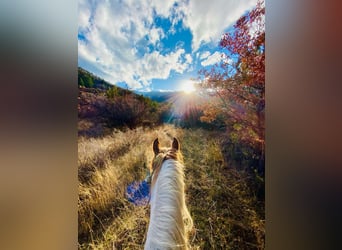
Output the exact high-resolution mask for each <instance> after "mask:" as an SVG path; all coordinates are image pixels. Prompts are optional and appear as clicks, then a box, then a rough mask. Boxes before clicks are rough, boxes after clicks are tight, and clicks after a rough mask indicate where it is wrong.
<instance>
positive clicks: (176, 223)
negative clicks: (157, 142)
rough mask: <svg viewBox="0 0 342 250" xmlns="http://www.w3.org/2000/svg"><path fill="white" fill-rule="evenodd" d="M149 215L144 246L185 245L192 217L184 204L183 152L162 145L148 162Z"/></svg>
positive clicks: (185, 247)
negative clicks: (150, 163)
mask: <svg viewBox="0 0 342 250" xmlns="http://www.w3.org/2000/svg"><path fill="white" fill-rule="evenodd" d="M152 171H153V175H152V185H151V202H150V204H151V217H150V224H149V229H148V235H147V241H146V244H145V249H187V248H188V241H187V234H188V232H189V231H190V229H191V228H192V225H193V223H192V219H191V216H190V213H189V211H188V209H187V207H186V204H185V193H184V165H183V156H182V154H181V152H180V151H179V150H175V149H174V148H171V149H166V148H162V149H160V150H159V152H158V154H157V155H155V157H154V159H153V162H152Z"/></svg>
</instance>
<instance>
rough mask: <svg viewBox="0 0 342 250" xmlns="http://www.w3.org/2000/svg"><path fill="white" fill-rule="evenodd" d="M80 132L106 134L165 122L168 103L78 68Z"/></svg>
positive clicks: (94, 135) (94, 134)
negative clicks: (154, 99) (157, 100)
mask: <svg viewBox="0 0 342 250" xmlns="http://www.w3.org/2000/svg"><path fill="white" fill-rule="evenodd" d="M78 86H79V88H78V89H79V93H78V134H79V135H84V136H90V137H96V136H103V135H105V134H107V133H109V132H110V131H111V129H113V128H122V129H125V128H131V129H132V128H135V127H137V126H154V125H158V124H161V123H162V122H163V120H164V119H165V116H167V114H168V112H169V110H168V109H169V106H168V105H167V104H162V103H157V102H155V101H153V100H151V99H150V98H148V97H144V96H143V95H140V94H136V93H134V92H132V91H130V90H126V89H123V88H120V87H117V86H114V85H111V84H109V83H108V82H106V81H104V80H103V79H101V78H99V77H97V76H95V75H93V74H92V73H90V72H88V71H86V70H84V69H82V68H79V69H78Z"/></svg>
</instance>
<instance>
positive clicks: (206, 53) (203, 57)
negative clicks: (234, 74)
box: [199, 51, 210, 60]
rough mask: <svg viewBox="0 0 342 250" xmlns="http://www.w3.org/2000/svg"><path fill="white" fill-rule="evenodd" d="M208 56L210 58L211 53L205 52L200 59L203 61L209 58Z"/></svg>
mask: <svg viewBox="0 0 342 250" xmlns="http://www.w3.org/2000/svg"><path fill="white" fill-rule="evenodd" d="M208 56H210V52H209V51H204V52H203V53H202V54H201V55H200V57H199V58H200V59H201V60H203V59H205V58H207V57H208Z"/></svg>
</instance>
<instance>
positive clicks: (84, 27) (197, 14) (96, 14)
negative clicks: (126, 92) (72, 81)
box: [78, 0, 256, 92]
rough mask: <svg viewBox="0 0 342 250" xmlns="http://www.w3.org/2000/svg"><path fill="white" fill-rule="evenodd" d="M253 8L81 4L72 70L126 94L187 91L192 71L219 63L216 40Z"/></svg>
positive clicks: (249, 4) (219, 1) (242, 4)
mask: <svg viewBox="0 0 342 250" xmlns="http://www.w3.org/2000/svg"><path fill="white" fill-rule="evenodd" d="M255 4H256V1H255V0H244V1H238V2H237V1H226V0H216V1H214V2H213V1H211V2H200V3H195V2H194V1H193V0H189V1H183V0H181V1H169V2H167V3H165V2H163V1H161V0H156V1H153V3H147V2H146V1H144V0H140V1H139V2H138V3H136V2H135V3H134V4H133V3H125V4H123V3H120V1H112V2H111V3H108V2H96V3H94V2H91V1H87V0H81V1H80V2H79V18H78V24H79V27H78V66H79V67H82V68H83V69H85V70H87V71H89V72H91V73H93V74H94V75H96V76H98V77H100V78H103V79H104V80H105V81H107V82H108V83H110V84H112V85H116V86H119V87H123V88H126V87H127V88H129V89H131V90H132V91H138V92H151V91H156V92H174V91H185V92H187V91H189V92H192V91H194V87H193V84H194V81H193V80H191V79H195V78H197V77H198V71H199V70H200V69H202V68H210V67H212V66H213V65H215V64H216V63H219V62H220V61H221V60H222V57H221V55H222V49H221V48H220V47H219V45H218V44H219V41H220V38H221V36H222V35H223V34H224V33H225V32H227V31H229V30H230V29H232V26H233V25H234V24H235V22H236V21H237V20H238V18H239V17H241V16H242V15H244V14H245V13H246V12H247V11H249V10H251V9H252V8H253V7H254V6H255ZM203 16H204V17H205V18H203Z"/></svg>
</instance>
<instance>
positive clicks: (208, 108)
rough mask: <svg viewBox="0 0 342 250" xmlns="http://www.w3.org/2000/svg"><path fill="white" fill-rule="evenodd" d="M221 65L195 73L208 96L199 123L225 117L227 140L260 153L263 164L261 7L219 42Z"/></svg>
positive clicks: (263, 73)
mask: <svg viewBox="0 0 342 250" xmlns="http://www.w3.org/2000/svg"><path fill="white" fill-rule="evenodd" d="M220 47H221V48H222V51H223V55H222V59H223V60H222V63H221V64H217V65H215V66H214V67H212V68H211V69H210V70H206V69H203V70H201V71H200V72H199V75H200V76H199V79H200V87H201V88H202V89H203V90H205V92H206V93H208V94H209V95H210V96H211V101H210V102H209V104H206V105H205V106H204V108H203V109H204V110H203V114H204V115H203V116H202V117H201V120H202V121H206V122H213V121H215V120H216V119H218V118H219V117H220V118H222V116H223V117H225V123H226V126H227V128H228V129H229V132H230V139H231V140H232V141H235V142H239V143H245V144H247V145H249V146H251V147H253V148H257V149H258V150H259V151H260V158H261V161H264V130H265V126H264V120H265V119H264V117H265V115H264V109H265V5H264V1H263V0H260V1H259V2H258V3H257V5H256V7H255V8H254V9H253V10H251V11H250V12H248V13H247V14H246V15H243V16H242V17H241V18H240V19H239V20H238V21H237V22H236V23H235V25H234V26H233V30H232V31H230V32H227V33H225V34H224V35H223V36H222V38H221V41H220ZM260 164H263V163H260Z"/></svg>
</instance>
